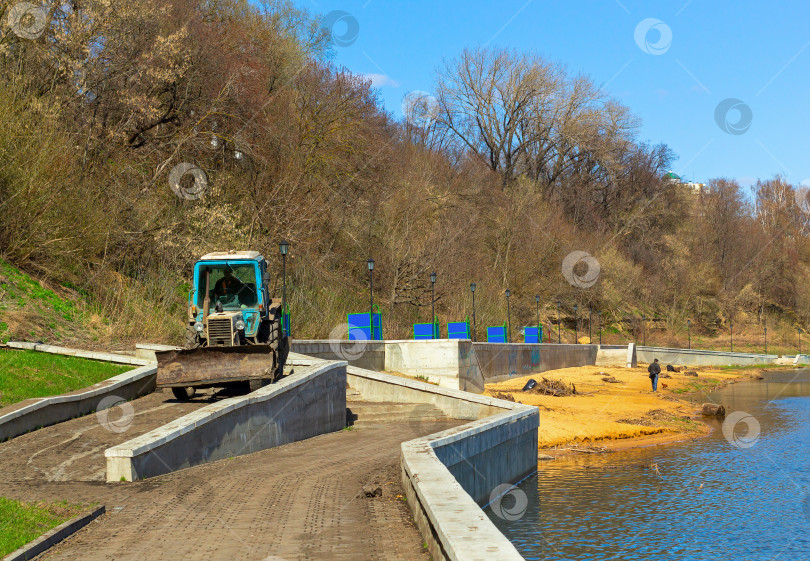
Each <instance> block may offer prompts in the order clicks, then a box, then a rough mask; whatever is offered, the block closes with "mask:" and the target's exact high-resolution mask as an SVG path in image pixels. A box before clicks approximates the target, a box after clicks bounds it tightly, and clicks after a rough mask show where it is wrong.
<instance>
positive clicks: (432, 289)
mask: <svg viewBox="0 0 810 561" xmlns="http://www.w3.org/2000/svg"><path fill="white" fill-rule="evenodd" d="M430 323H431V325H432V326H433V327H431V328H430V333H431V335H432V338H433V339H436V338H437V337H436V271H433V272H432V273H430Z"/></svg>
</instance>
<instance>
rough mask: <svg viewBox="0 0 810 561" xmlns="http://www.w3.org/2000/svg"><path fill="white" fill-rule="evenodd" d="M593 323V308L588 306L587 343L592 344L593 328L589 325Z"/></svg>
mask: <svg viewBox="0 0 810 561" xmlns="http://www.w3.org/2000/svg"><path fill="white" fill-rule="evenodd" d="M592 325H593V310H591V307H590V306H588V344H589V345H591V344H593V329H591V326H592Z"/></svg>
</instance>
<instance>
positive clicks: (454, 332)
mask: <svg viewBox="0 0 810 561" xmlns="http://www.w3.org/2000/svg"><path fill="white" fill-rule="evenodd" d="M447 338H448V339H471V337H470V322H469V320H467V321H451V322H448V324H447Z"/></svg>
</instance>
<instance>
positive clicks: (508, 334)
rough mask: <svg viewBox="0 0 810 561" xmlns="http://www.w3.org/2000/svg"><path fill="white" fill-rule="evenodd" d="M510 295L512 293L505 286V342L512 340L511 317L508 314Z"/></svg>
mask: <svg viewBox="0 0 810 561" xmlns="http://www.w3.org/2000/svg"><path fill="white" fill-rule="evenodd" d="M511 295H512V293H511V292H510V291H509V289H508V288H507V289H506V329H507V331H506V342H507V343H511V342H512V318H511V314H510V311H509V297H510V296H511Z"/></svg>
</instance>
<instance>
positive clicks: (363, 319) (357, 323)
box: [346, 306, 383, 341]
mask: <svg viewBox="0 0 810 561" xmlns="http://www.w3.org/2000/svg"><path fill="white" fill-rule="evenodd" d="M375 307H376V306H375ZM372 315H373V316H374V320H373V321H374V332H373V333H372V330H371V325H370V324H371V316H372ZM346 323H347V324H349V333H348V336H349V341H382V340H383V332H382V315H381V314H380V312H375V313H374V314H370V313H369V312H365V313H361V314H346Z"/></svg>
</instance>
